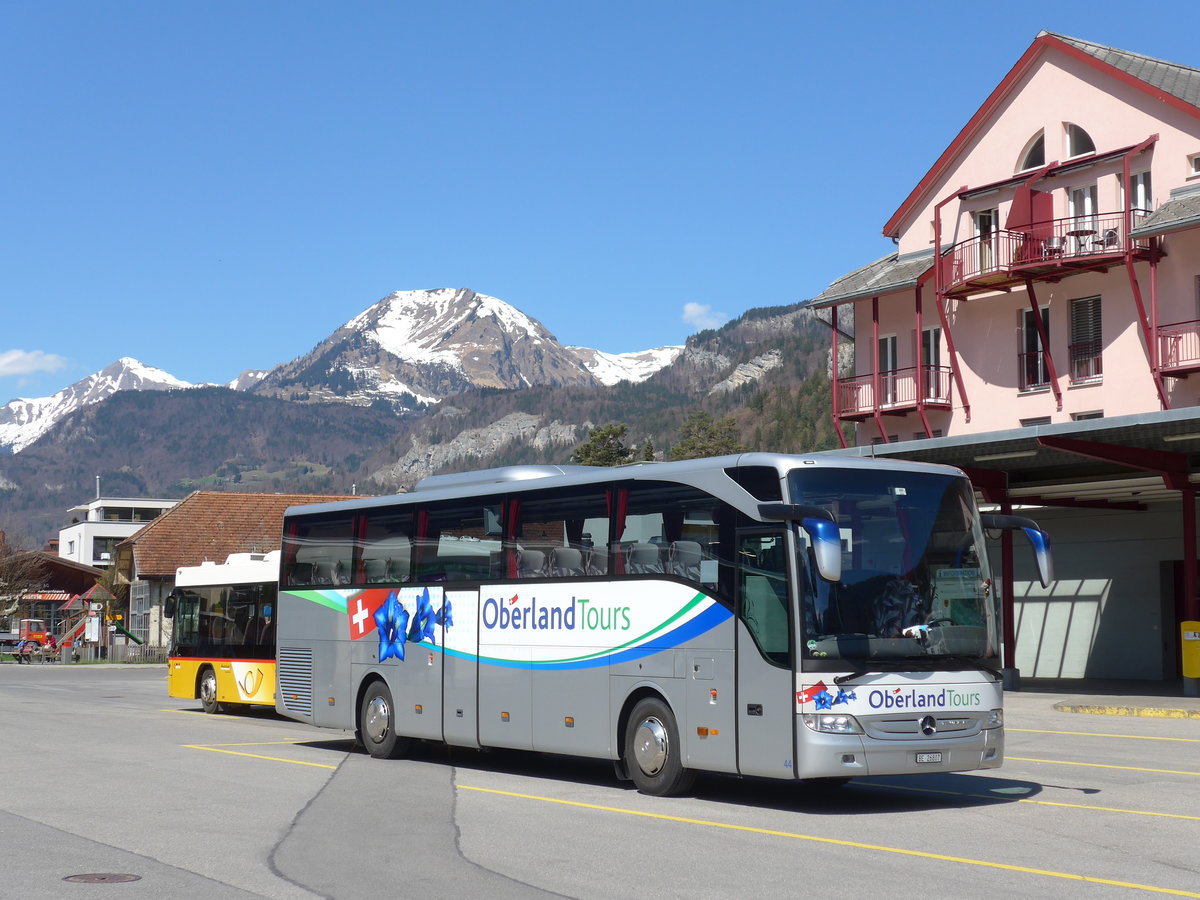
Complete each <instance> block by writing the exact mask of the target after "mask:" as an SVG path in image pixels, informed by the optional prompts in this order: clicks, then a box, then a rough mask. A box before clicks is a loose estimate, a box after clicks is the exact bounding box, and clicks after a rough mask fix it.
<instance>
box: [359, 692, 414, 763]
mask: <svg viewBox="0 0 1200 900" xmlns="http://www.w3.org/2000/svg"><path fill="white" fill-rule="evenodd" d="M358 720H359V729H358V730H359V735H360V737H361V740H362V743H363V746H365V747H366V748H367V752H368V753H370V754H371V755H372V756H374V757H375V758H376V759H400V758H401V757H402V756H404V754H405V753H406V752H407V750H408V739H407V738H403V737H400V735H398V734H396V708H395V706H394V705H393V703H392V692H391V691H389V690H388V686H387V685H386V684H385V683H384V682H382V681H376V682H373V683H372V684H371V686H370V687H368V688H367V691H366V693H365V694H363V699H362V706H361V707H360V708H359V717H358Z"/></svg>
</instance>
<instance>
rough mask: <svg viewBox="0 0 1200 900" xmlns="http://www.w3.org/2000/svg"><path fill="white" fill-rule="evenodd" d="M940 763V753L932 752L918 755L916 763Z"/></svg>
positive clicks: (938, 751) (937, 751)
mask: <svg viewBox="0 0 1200 900" xmlns="http://www.w3.org/2000/svg"><path fill="white" fill-rule="evenodd" d="M941 761H942V751H941V750H934V751H933V752H932V753H918V754H917V762H919V763H940V762H941Z"/></svg>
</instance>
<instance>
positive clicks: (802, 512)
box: [758, 503, 842, 583]
mask: <svg viewBox="0 0 1200 900" xmlns="http://www.w3.org/2000/svg"><path fill="white" fill-rule="evenodd" d="M758 514H759V516H761V517H762V518H763V519H765V520H766V521H768V522H799V523H800V526H801V527H802V528H803V529H804V530H805V531H806V532H807V533H808V536H809V538H810V539H811V540H812V547H813V557H814V558H815V559H816V561H817V574H818V575H820V576H821V578H822V579H824V580H825V581H831V582H834V583H836V582H839V581H841V580H842V532H841V529H839V528H838V524H837V522H835V521H834V519H833V513H831V512H830V511H829V510H827V509H824V508H822V507H820V506H804V505H802V504H798V503H760V504H759V505H758Z"/></svg>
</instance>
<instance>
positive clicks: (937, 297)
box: [933, 184, 971, 422]
mask: <svg viewBox="0 0 1200 900" xmlns="http://www.w3.org/2000/svg"><path fill="white" fill-rule="evenodd" d="M966 189H967V186H966V185H965V184H964V185H963V186H962V187H960V188H959V189H958V190H957V191H955V192H954V193H952V194H951V195H950V196H949V197H947V198H946V199H945V200H939V201H938V202H937V203H936V204H935V205H934V207H933V302H934V304H935V305H936V306H937V311H938V319H939V320H940V321H941V323H942V334H944V335H945V336H946V349H947V350H948V351H949V353H950V373H951V374H952V375H953V376H954V386H955V387H956V388H958V396H959V397H961V398H962V405H963V418H964V419H965V420H966V421H967V422H970V421H971V401H970V400H968V399H967V390H966V388H965V387H963V380H962V373H961V372H959V370H958V352H957V351H956V350H955V349H954V334H953V333H952V332H951V331H950V322H949V321H948V320H947V318H946V309H945V302H946V295H945V289H946V281H945V277H944V276H945V272H944V271H943V269H942V207H943V206H945V205H946V204H947V203H950V202H951V201H952V200H955V199H957V198H958V197H959V196H960V195H961V194H962V193H963V192H964V191H965V190H966Z"/></svg>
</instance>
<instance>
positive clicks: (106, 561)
mask: <svg viewBox="0 0 1200 900" xmlns="http://www.w3.org/2000/svg"><path fill="white" fill-rule="evenodd" d="M178 502H179V501H178V500H163V499H152V498H148V497H137V498H129V497H97V498H96V499H95V500H92V501H91V502H90V503H83V504H80V505H79V506H74V507H72V508H71V509H69V510H67V514H68V516H70V519H71V524H70V525H67V526H65V527H64V528H62V529H60V530H59V532H58V554H59V556H61V557H63V558H64V559H70V560H73V561H75V562H78V563H83V564H84V565H87V566H96V567H97V568H100V569H104V568H107V567H108V566H110V565H111V564H112V563H113V561H114V560H116V558H117V544H119V543H121V541H123V540H125V538H127V537H131V536H132V535H134V534H136V533H137V532H138V531H140V530H141V529H142V528H144V527H145V526H146V525H147V524H149V523H150V522H152V521H154V520H155V519H157V518H158V517H159V516H160V515H162V514H163V513H164V512H166V511H167V510H168V509H170V508H171V507H172V506H174V505H175V504H176V503H178Z"/></svg>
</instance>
